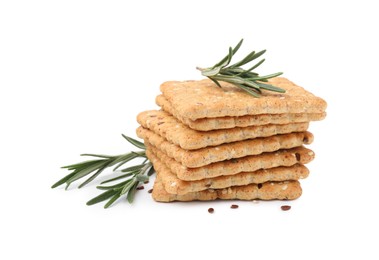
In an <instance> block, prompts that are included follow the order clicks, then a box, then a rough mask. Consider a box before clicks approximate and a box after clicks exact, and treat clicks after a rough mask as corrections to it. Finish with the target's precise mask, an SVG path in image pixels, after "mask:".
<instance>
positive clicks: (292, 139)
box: [137, 127, 313, 168]
mask: <svg viewBox="0 0 379 260" xmlns="http://www.w3.org/2000/svg"><path fill="white" fill-rule="evenodd" d="M137 136H138V137H139V138H141V139H144V140H145V141H147V142H149V143H151V144H152V145H154V146H155V147H157V148H158V149H159V150H162V151H163V152H164V153H166V154H167V155H168V156H170V157H172V158H174V159H175V160H176V161H178V162H180V163H181V164H183V165H184V166H186V167H189V168H196V167H201V166H205V165H208V164H211V163H214V162H219V161H224V160H230V159H233V158H241V157H244V156H248V155H257V154H261V153H263V152H273V151H277V150H279V149H289V148H293V147H297V146H302V145H303V144H310V143H312V142H313V135H312V134H311V133H309V132H298V133H290V134H283V135H275V136H270V137H263V138H255V139H249V140H244V141H239V142H233V143H227V144H222V145H219V146H209V147H205V148H202V149H197V150H184V149H182V148H180V147H179V146H177V145H175V144H172V143H170V142H168V141H167V140H165V139H164V138H162V137H161V136H159V135H157V134H155V133H154V132H152V131H150V130H148V129H146V128H143V127H139V128H138V129H137Z"/></svg>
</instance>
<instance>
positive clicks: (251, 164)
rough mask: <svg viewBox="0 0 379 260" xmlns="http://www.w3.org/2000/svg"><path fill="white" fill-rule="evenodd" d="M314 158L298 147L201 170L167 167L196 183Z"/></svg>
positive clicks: (252, 156) (176, 166)
mask: <svg viewBox="0 0 379 260" xmlns="http://www.w3.org/2000/svg"><path fill="white" fill-rule="evenodd" d="M145 145H146V147H147V148H149V149H150V147H151V146H152V145H151V144H149V143H145ZM153 148H154V146H153ZM155 148H156V147H155ZM150 151H151V152H153V153H154V154H155V156H157V157H158V158H162V156H163V155H166V156H167V154H164V153H163V152H162V151H159V150H158V149H155V150H154V149H151V150H150ZM314 156H315V154H314V153H313V151H312V150H309V149H307V148H305V147H296V148H292V149H283V150H279V151H276V152H271V153H263V154H260V155H251V156H246V157H243V158H239V159H231V160H227V161H222V162H216V163H212V164H209V165H206V166H203V167H200V168H187V167H185V166H183V165H182V164H180V163H178V162H177V161H175V160H174V159H172V160H171V161H170V163H167V165H168V166H169V168H170V169H171V171H172V172H173V173H174V174H176V176H178V178H179V179H181V180H185V181H195V180H202V179H207V178H214V177H218V176H223V175H234V174H237V173H241V172H253V171H257V170H259V169H269V168H274V167H278V166H292V165H295V164H297V163H300V164H306V163H309V162H310V161H312V160H313V159H314ZM162 160H163V159H162Z"/></svg>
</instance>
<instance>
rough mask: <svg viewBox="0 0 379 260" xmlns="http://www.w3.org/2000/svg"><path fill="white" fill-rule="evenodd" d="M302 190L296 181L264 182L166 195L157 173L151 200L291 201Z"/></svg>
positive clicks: (297, 196)
mask: <svg viewBox="0 0 379 260" xmlns="http://www.w3.org/2000/svg"><path fill="white" fill-rule="evenodd" d="M301 194H302V189H301V186H300V183H299V182H298V181H284V182H265V183H263V184H249V185H244V186H233V187H229V188H225V189H209V190H203V191H197V192H190V193H186V194H183V195H178V194H171V193H168V192H167V191H166V190H165V188H164V186H163V183H162V182H161V180H160V177H159V173H158V174H157V178H156V179H155V182H154V187H153V193H152V195H153V199H154V200H156V201H159V202H171V201H194V200H216V199H222V200H255V199H259V200H293V199H297V198H299V197H300V196H301Z"/></svg>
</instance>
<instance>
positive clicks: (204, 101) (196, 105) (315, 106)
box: [160, 77, 327, 120]
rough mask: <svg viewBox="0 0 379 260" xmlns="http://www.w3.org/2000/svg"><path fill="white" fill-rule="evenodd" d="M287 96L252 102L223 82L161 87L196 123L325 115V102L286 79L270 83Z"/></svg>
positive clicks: (266, 94) (275, 95)
mask: <svg viewBox="0 0 379 260" xmlns="http://www.w3.org/2000/svg"><path fill="white" fill-rule="evenodd" d="M269 82H270V84H272V85H275V86H277V87H280V88H282V89H285V90H286V93H280V94H278V93H273V92H270V91H267V92H266V91H264V93H263V95H262V97H261V98H252V97H251V96H250V95H248V94H246V93H245V92H244V91H243V90H241V89H239V88H237V87H235V86H233V85H232V84H229V83H225V82H221V85H222V88H219V87H218V86H217V85H215V84H214V83H213V82H212V81H211V80H209V79H204V80H200V81H168V82H165V83H163V84H162V85H161V87H160V90H161V92H162V93H163V96H164V97H165V98H166V99H167V100H168V101H169V102H170V104H171V105H172V107H173V108H174V109H175V110H176V111H177V113H178V114H180V116H181V117H183V118H188V119H191V120H196V119H199V118H214V117H225V116H245V115H259V114H284V113H290V114H293V113H324V112H325V109H326V106H327V104H326V102H325V101H324V100H323V99H321V98H319V97H316V96H315V95H313V94H312V93H310V92H308V91H306V90H305V89H304V88H302V87H300V86H297V85H296V84H294V83H293V82H291V81H289V80H288V79H286V78H282V77H277V78H273V79H271V80H269Z"/></svg>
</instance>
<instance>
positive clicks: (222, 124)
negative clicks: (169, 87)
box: [156, 95, 326, 131]
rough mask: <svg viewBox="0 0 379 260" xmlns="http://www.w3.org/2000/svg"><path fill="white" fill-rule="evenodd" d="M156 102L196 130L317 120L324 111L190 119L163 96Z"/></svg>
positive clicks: (323, 115)
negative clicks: (182, 114) (183, 115)
mask: <svg viewBox="0 0 379 260" xmlns="http://www.w3.org/2000/svg"><path fill="white" fill-rule="evenodd" d="M156 103H157V105H158V106H160V107H161V108H162V109H163V110H164V111H166V112H167V113H169V114H172V115H174V116H175V117H176V118H177V119H179V120H180V121H181V122H182V123H183V124H185V125H187V126H189V127H190V128H192V129H195V130H198V131H210V130H217V129H228V128H234V127H247V126H257V125H267V124H278V125H283V124H289V123H301V122H310V121H319V120H322V119H324V118H325V116H326V113H325V112H323V113H298V114H288V113H284V114H260V115H246V116H234V117H233V116H224V117H215V118H200V119H197V120H191V119H189V118H187V117H182V116H181V114H180V113H179V112H178V111H176V110H175V109H174V108H173V107H172V105H171V103H170V102H169V101H168V100H167V99H166V98H165V97H164V96H163V95H159V96H157V98H156ZM204 109H205V108H204Z"/></svg>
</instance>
